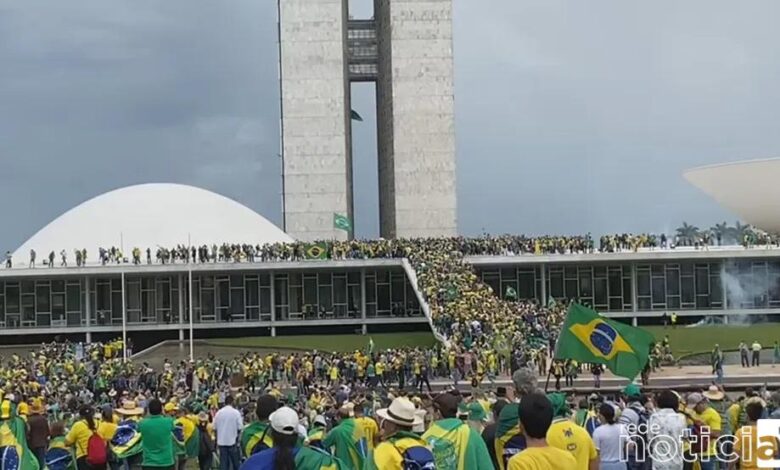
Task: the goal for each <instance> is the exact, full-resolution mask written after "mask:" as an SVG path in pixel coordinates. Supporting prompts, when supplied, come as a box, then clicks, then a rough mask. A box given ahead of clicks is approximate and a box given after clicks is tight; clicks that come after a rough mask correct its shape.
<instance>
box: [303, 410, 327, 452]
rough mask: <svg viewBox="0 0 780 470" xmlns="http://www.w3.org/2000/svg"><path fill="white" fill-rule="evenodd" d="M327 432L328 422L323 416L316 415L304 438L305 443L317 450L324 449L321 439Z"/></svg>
mask: <svg viewBox="0 0 780 470" xmlns="http://www.w3.org/2000/svg"><path fill="white" fill-rule="evenodd" d="M327 432H328V420H327V419H325V416H323V415H317V416H315V417H314V422H313V423H312V425H311V429H310V430H309V433H308V435H307V437H306V442H307V443H308V444H309V446H311V447H316V448H318V449H324V448H323V447H322V439H323V438H324V437H325V434H326V433H327Z"/></svg>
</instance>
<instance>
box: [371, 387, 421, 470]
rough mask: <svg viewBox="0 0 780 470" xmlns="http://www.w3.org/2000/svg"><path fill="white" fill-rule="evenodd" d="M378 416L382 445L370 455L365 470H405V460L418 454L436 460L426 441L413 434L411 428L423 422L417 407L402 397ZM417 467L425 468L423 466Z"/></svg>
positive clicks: (382, 410)
mask: <svg viewBox="0 0 780 470" xmlns="http://www.w3.org/2000/svg"><path fill="white" fill-rule="evenodd" d="M376 414H377V416H378V417H379V420H380V422H381V423H382V430H381V440H382V442H381V443H380V444H379V445H378V446H377V447H376V449H375V450H374V451H373V452H372V453H371V454H370V455H369V457H368V459H367V461H366V466H365V468H366V470H385V469H387V470H403V469H404V460H405V456H409V455H412V454H415V453H417V452H420V455H424V456H427V457H428V458H430V459H433V454H432V453H431V452H430V450H429V449H428V448H427V445H426V443H425V441H424V440H422V439H421V438H420V437H419V436H418V435H417V434H414V433H413V432H412V428H413V427H414V426H415V425H418V424H419V422H420V421H421V420H420V418H419V416H417V414H416V413H415V407H414V403H412V402H411V401H409V400H407V399H406V398H404V397H399V398H396V399H395V400H393V402H392V403H390V406H389V407H388V408H383V409H380V410H377V412H376ZM415 448H419V449H415ZM416 463H417V464H418V465H420V467H422V465H421V464H423V463H424V462H416Z"/></svg>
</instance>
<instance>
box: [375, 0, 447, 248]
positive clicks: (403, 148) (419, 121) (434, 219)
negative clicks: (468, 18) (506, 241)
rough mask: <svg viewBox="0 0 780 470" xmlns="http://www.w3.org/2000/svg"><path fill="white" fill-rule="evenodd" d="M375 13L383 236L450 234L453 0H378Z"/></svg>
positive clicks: (381, 229)
mask: <svg viewBox="0 0 780 470" xmlns="http://www.w3.org/2000/svg"><path fill="white" fill-rule="evenodd" d="M375 15H376V18H377V22H378V24H379V27H378V29H379V31H378V34H379V53H380V67H379V72H380V73H379V80H378V83H377V93H378V96H377V103H378V104H377V106H378V108H379V109H378V113H377V121H378V126H379V129H378V136H379V154H380V162H379V180H380V181H379V188H380V200H381V202H380V224H381V228H380V231H381V233H382V236H384V237H417V236H436V235H453V234H455V233H456V232H457V220H456V218H457V214H456V210H457V201H456V194H455V124H454V83H453V75H454V72H453V50H452V0H376V2H375ZM390 201H392V202H390Z"/></svg>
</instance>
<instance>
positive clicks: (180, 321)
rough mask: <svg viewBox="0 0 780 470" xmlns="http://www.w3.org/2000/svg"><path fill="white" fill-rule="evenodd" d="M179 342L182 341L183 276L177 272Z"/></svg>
mask: <svg viewBox="0 0 780 470" xmlns="http://www.w3.org/2000/svg"><path fill="white" fill-rule="evenodd" d="M178 295H179V342H180V343H183V342H184V299H185V297H184V276H183V275H181V274H179V289H178Z"/></svg>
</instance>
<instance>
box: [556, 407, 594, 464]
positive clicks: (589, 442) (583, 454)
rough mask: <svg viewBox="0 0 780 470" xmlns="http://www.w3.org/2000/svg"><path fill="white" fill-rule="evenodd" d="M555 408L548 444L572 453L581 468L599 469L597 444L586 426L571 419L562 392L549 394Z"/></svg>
mask: <svg viewBox="0 0 780 470" xmlns="http://www.w3.org/2000/svg"><path fill="white" fill-rule="evenodd" d="M547 399H548V400H549V401H550V405H551V406H552V410H553V421H552V424H550V428H549V429H548V430H547V444H549V445H550V446H552V447H556V448H558V449H561V450H563V451H566V452H569V453H571V455H572V456H573V457H574V460H576V461H577V468H578V469H579V470H587V469H597V468H598V465H599V456H598V452H597V451H596V445H595V444H594V443H593V439H591V437H590V434H588V431H586V430H585V429H584V428H582V427H580V426H577V425H576V424H575V423H574V422H573V421H572V420H571V419H569V406H568V404H567V403H566V397H565V396H564V395H563V394H562V393H551V394H549V395H547Z"/></svg>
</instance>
